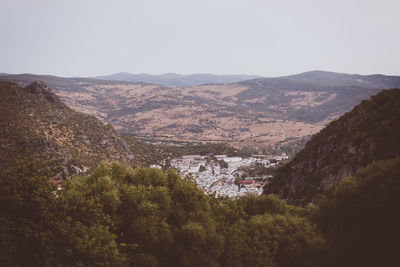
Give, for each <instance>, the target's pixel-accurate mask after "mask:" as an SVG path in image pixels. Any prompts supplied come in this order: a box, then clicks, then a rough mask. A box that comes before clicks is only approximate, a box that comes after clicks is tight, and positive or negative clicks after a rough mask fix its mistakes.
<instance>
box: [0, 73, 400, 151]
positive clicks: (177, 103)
mask: <svg viewBox="0 0 400 267" xmlns="http://www.w3.org/2000/svg"><path fill="white" fill-rule="evenodd" d="M0 79H3V80H10V81H14V82H17V83H18V84H20V85H21V86H26V85H27V84H29V83H30V82H31V81H33V80H43V81H44V82H45V83H46V84H48V85H49V86H50V87H51V88H52V89H53V91H54V92H55V93H56V94H57V95H58V96H59V97H60V99H61V100H62V101H64V102H65V103H66V104H67V105H68V106H69V107H71V108H73V109H75V110H77V111H80V112H84V113H87V114H91V115H94V116H96V117H97V118H99V119H100V120H102V121H103V122H106V123H110V124H112V125H113V126H114V127H115V128H116V129H118V130H119V131H121V132H122V133H124V134H126V135H129V136H131V137H134V138H137V139H140V140H145V141H149V142H153V143H156V142H158V141H161V142H164V143H168V144H174V143H179V142H181V143H207V142H224V143H229V144H230V145H233V146H235V147H238V148H252V149H255V150H256V151H259V153H263V152H271V151H273V150H274V149H276V148H285V149H286V150H285V151H284V152H288V153H290V154H291V152H295V151H297V150H298V148H299V147H301V146H302V144H303V145H304V142H305V140H308V139H309V138H310V136H311V135H313V134H315V133H317V132H319V131H320V130H321V129H322V128H323V127H324V126H325V125H326V124H327V123H328V122H330V121H332V120H333V119H335V118H338V117H339V116H340V115H341V114H343V113H345V112H347V111H349V110H350V109H351V108H352V107H353V106H354V105H356V104H357V103H359V102H360V101H361V100H363V99H366V98H368V97H369V96H371V95H373V94H375V93H377V92H379V91H380V90H382V89H384V88H391V87H395V86H396V85H397V86H400V79H399V77H396V76H383V75H381V76H379V75H378V76H374V75H369V76H362V75H351V74H339V73H331V72H322V71H314V72H308V73H303V74H299V75H292V76H287V77H278V78H258V79H253V80H247V81H240V82H235V83H231V84H206V85H197V86H186V87H181V86H167V85H155V84H147V83H137V82H136V83H133V82H127V81H106V80H96V79H89V78H60V77H55V76H38V75H28V74H22V75H3V76H0Z"/></svg>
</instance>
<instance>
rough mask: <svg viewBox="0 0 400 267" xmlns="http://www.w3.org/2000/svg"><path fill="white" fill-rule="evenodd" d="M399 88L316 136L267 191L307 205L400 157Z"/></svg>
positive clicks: (277, 174)
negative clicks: (342, 183)
mask: <svg viewBox="0 0 400 267" xmlns="http://www.w3.org/2000/svg"><path fill="white" fill-rule="evenodd" d="M399 136H400V89H391V90H384V91H382V92H381V93H379V94H377V95H374V96H372V97H371V99H369V100H364V101H362V102H361V104H359V105H357V106H356V107H355V108H353V110H352V111H350V112H348V113H346V114H344V115H343V116H342V117H340V119H338V120H335V121H333V122H331V123H330V124H329V125H328V126H326V127H325V128H324V129H323V130H322V131H321V132H319V133H318V134H316V135H314V136H313V137H312V139H311V140H310V141H309V142H308V143H307V144H306V147H305V148H304V149H303V150H301V151H300V152H299V153H298V154H297V155H296V156H295V157H294V158H293V159H292V160H291V161H290V162H289V163H288V164H286V165H284V166H283V167H281V168H279V169H278V170H276V172H275V176H274V178H273V179H272V180H271V182H270V183H269V184H268V185H267V186H266V187H265V188H264V192H265V193H266V194H269V193H274V194H277V195H279V196H280V197H281V198H284V199H286V200H287V201H288V202H289V203H295V204H307V203H309V202H310V201H313V200H315V199H316V197H317V194H319V193H321V192H322V191H323V189H324V188H325V187H327V186H328V185H332V184H336V183H337V182H338V181H339V180H340V179H342V178H343V177H346V176H349V175H352V174H354V173H355V172H356V171H357V170H358V169H360V168H361V167H365V166H366V165H367V164H368V163H370V162H372V161H377V160H386V159H390V158H393V157H395V156H397V155H400V139H399Z"/></svg>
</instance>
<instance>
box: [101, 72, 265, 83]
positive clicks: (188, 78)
mask: <svg viewBox="0 0 400 267" xmlns="http://www.w3.org/2000/svg"><path fill="white" fill-rule="evenodd" d="M95 78H96V79H101V80H112V81H128V82H145V83H152V84H159V85H166V86H196V85H202V84H223V83H234V82H239V81H244V80H250V79H255V78H261V76H257V75H240V74H239V75H214V74H203V73H199V74H190V75H181V74H176V73H166V74H161V75H152V74H147V73H141V74H132V73H127V72H119V73H115V74H111V75H106V76H97V77H95Z"/></svg>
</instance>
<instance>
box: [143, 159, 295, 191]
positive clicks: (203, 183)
mask: <svg viewBox="0 0 400 267" xmlns="http://www.w3.org/2000/svg"><path fill="white" fill-rule="evenodd" d="M285 159H288V157H287V156H286V154H285V153H283V154H282V155H280V156H269V157H267V156H265V155H254V156H252V157H249V158H242V157H228V156H227V155H216V156H202V155H185V156H182V157H180V158H174V159H171V161H170V164H171V168H174V169H176V170H177V171H178V172H179V173H180V174H181V176H182V177H192V178H193V179H194V181H195V182H196V184H197V186H198V187H199V188H200V189H202V190H203V191H204V192H206V193H208V194H215V196H227V197H231V198H236V197H240V196H244V195H246V194H255V195H260V194H262V191H263V189H262V188H263V186H264V185H265V183H267V182H268V179H269V178H271V177H272V176H271V175H262V176H253V177H243V171H242V170H243V167H250V166H254V165H255V164H258V165H262V166H264V167H265V168H273V167H275V166H276V165H277V164H278V163H279V161H282V160H285ZM151 167H153V168H161V166H159V165H152V166H151Z"/></svg>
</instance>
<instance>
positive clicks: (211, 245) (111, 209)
mask: <svg viewBox="0 0 400 267" xmlns="http://www.w3.org/2000/svg"><path fill="white" fill-rule="evenodd" d="M48 175H49V170H48V169H47V168H46V167H45V166H44V165H43V163H41V162H38V161H21V162H19V164H18V165H17V166H16V167H14V168H11V169H9V170H8V171H7V172H6V173H2V174H1V176H0V207H1V209H0V224H1V225H2V227H1V228H0V229H1V230H0V240H1V242H0V261H1V263H2V265H5V266H57V265H62V266H396V262H397V261H396V260H397V248H398V246H397V245H396V244H397V242H398V240H399V238H400V235H399V233H400V231H399V228H398V225H399V223H400V219H399V217H398V216H397V210H398V205H399V203H400V194H398V193H399V192H400V179H399V177H400V158H396V159H394V160H388V161H382V162H377V163H372V164H370V165H369V166H368V167H367V168H365V169H362V170H361V171H359V172H358V173H357V174H356V175H355V176H353V177H349V178H347V179H343V180H342V181H341V182H340V183H339V184H338V185H337V186H336V187H332V188H329V189H328V190H327V191H326V192H325V194H324V195H323V197H322V199H321V200H320V202H319V203H318V204H317V205H316V206H310V207H308V208H300V207H295V206H290V205H287V204H286V203H285V202H283V201H281V200H279V199H278V198H277V197H275V196H273V195H268V196H267V195H262V196H259V197H256V196H247V197H243V198H240V199H238V200H232V199H228V198H214V197H213V196H207V195H205V194H204V193H202V192H201V191H200V190H199V189H197V188H196V186H195V184H194V183H193V182H192V181H191V180H190V179H181V177H179V176H178V174H177V173H176V172H175V171H172V170H168V171H165V172H164V171H160V170H155V169H146V168H138V169H136V170H135V171H132V170H131V169H130V168H128V167H126V166H124V165H121V164H119V163H112V164H107V163H102V164H100V165H99V166H98V167H97V168H96V169H95V170H93V171H92V172H91V173H90V174H88V175H86V176H82V175H78V176H74V177H71V178H69V179H68V180H67V181H66V182H65V183H64V189H63V190H61V191H58V192H55V191H54V190H55V188H54V187H52V185H51V184H49V183H48V182H47V180H48V177H49V176H48Z"/></svg>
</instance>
